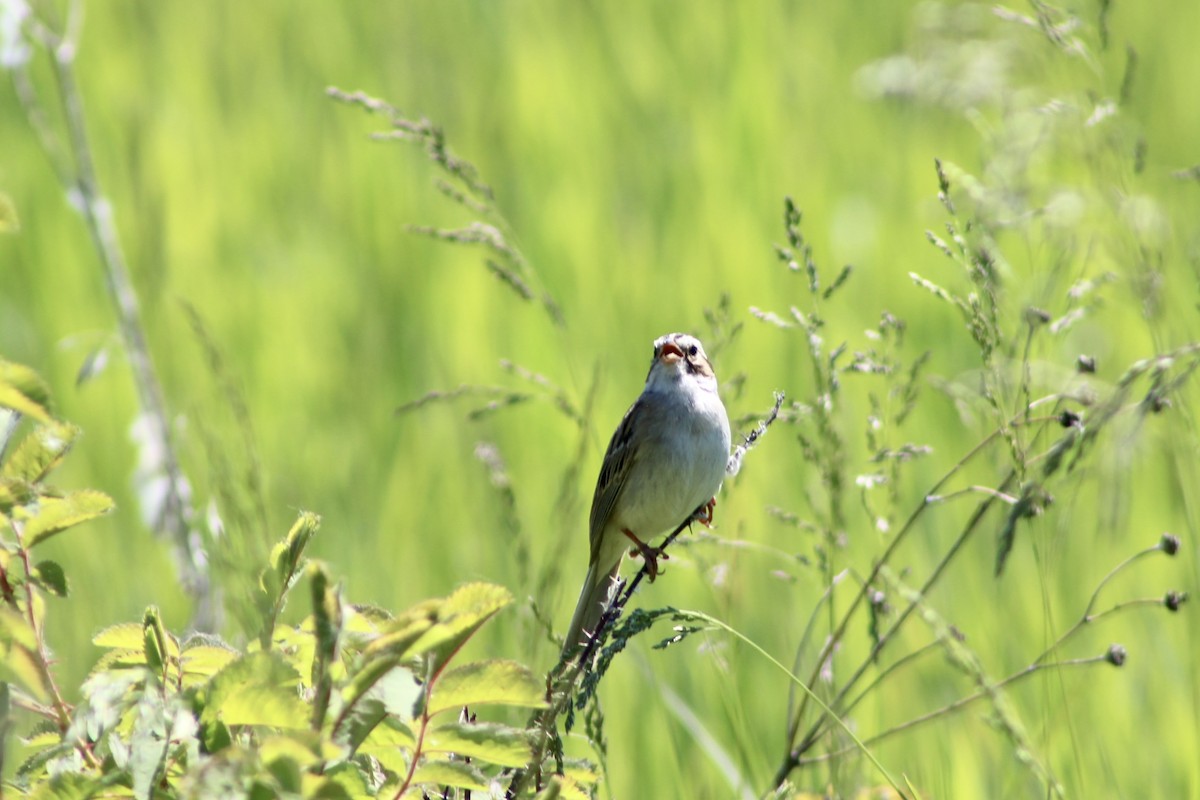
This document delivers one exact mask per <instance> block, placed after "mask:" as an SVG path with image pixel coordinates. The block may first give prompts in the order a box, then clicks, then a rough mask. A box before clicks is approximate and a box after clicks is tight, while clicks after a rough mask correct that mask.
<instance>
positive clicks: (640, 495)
mask: <svg viewBox="0 0 1200 800" xmlns="http://www.w3.org/2000/svg"><path fill="white" fill-rule="evenodd" d="M728 461H729V418H728V417H727V416H726V414H725V406H724V405H723V404H722V403H721V398H720V397H719V396H718V395H717V378H716V376H715V375H714V374H713V370H712V365H711V364H709V362H708V356H707V355H705V353H704V347H703V346H702V345H701V344H700V341H699V340H698V339H696V338H695V337H694V336H689V335H687V334H685V333H669V334H667V335H666V336H663V337H661V338H659V339H658V340H657V341H656V342H655V343H654V358H653V360H652V361H651V362H650V372H649V374H648V375H647V376H646V387H645V388H644V389H643V390H642V394H641V396H640V397H638V399H637V401H636V402H635V403H634V404H633V405H632V406H630V408H629V410H628V411H626V412H625V417H624V419H622V420H621V424H620V425H618V426H617V430H616V433H614V434H613V437H612V441H611V442H609V444H608V451H607V452H606V453H605V454H604V464H603V465H602V466H601V467H600V477H599V478H598V479H597V481H596V493H595V495H594V496H593V497H592V513H591V518H590V520H589V524H588V529H589V534H590V537H591V544H592V550H591V558H590V559H589V561H588V571H587V578H586V579H585V580H584V583H583V591H582V592H580V594H579V604H578V605H577V606H576V607H575V615H574V617H573V618H572V619H571V626H570V628H568V629H567V636H566V639H565V649H566V651H568V652H569V651H570V650H572V649H574V648H575V647H576V645H582V644H585V643H586V642H587V641H588V639H589V638H590V636H591V634H592V633H593V632H594V631H595V628H596V625H597V623H598V622H599V621H600V617H601V616H602V615H603V613H604V609H605V607H606V606H607V604H608V600H609V594H610V592H611V590H612V588H613V586H614V585H615V580H616V577H617V572H618V571H619V569H620V567H621V559H622V557H623V556H624V554H625V551H626V550H627V549H628V548H629V547H630V545H631V544H632V545H633V546H634V547H636V548H637V549H638V551H640V552H641V554H642V556H643V558H646V559H647V560H648V561H649V562H650V575H651V578H653V577H654V575H655V574H656V572H657V562H656V560H655V559H656V557H657V555H658V551H657V549H656V548H653V547H651V546H650V545H649V544H647V542H648V541H651V540H653V539H654V538H655V537H657V536H659V535H661V534H664V533H667V532H669V531H671V530H673V529H674V528H676V527H677V526H679V525H680V524H681V523H682V522H683V521H684V520H686V519H688V518H689V517H690V516H691V515H692V514H693V513H694V512H695V511H696V510H697V509H699V508H700V507H701V506H706V505H707V506H708V509H707V510H708V512H709V513H710V514H711V510H712V507H711V505H710V503H711V502H712V501H713V500H714V498H715V495H716V493H717V490H718V489H720V488H721V481H722V479H723V478H724V477H725V470H726V465H727V463H728Z"/></svg>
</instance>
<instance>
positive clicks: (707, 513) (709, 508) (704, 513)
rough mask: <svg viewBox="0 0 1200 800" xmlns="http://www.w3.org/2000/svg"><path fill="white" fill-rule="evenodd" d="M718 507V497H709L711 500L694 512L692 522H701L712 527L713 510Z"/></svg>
mask: <svg viewBox="0 0 1200 800" xmlns="http://www.w3.org/2000/svg"><path fill="white" fill-rule="evenodd" d="M716 507H717V498H715V497H712V498H709V501H708V502H707V503H705V504H704V505H702V506H700V507H699V508H697V509H696V513H695V514H692V522H699V523H700V524H701V525H703V526H704V527H706V528H711V527H712V521H713V511H714V510H715V509H716Z"/></svg>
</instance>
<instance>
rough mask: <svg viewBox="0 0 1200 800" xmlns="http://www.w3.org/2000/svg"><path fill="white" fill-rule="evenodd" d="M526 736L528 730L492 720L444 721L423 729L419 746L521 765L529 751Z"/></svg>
mask: <svg viewBox="0 0 1200 800" xmlns="http://www.w3.org/2000/svg"><path fill="white" fill-rule="evenodd" d="M529 737H530V734H529V732H528V731H525V730H522V729H519V728H511V727H509V726H507V725H501V724H499V723H495V722H477V723H466V722H448V723H445V724H443V725H438V726H437V727H435V728H432V729H430V730H429V731H427V732H426V734H425V745H424V747H423V750H424V751H425V752H427V753H432V752H444V753H454V754H456V755H459V756H467V757H469V758H477V759H482V760H483V761H487V762H490V763H492V764H497V765H499V766H501V767H523V766H525V765H526V764H527V763H529V759H530V757H531V756H532V754H533V750H532V747H531V744H530V740H529Z"/></svg>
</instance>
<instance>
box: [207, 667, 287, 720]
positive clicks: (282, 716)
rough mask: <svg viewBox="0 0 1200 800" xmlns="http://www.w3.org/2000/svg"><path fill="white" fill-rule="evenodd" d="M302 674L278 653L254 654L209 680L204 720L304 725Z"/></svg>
mask: <svg viewBox="0 0 1200 800" xmlns="http://www.w3.org/2000/svg"><path fill="white" fill-rule="evenodd" d="M299 686H300V676H299V674H297V672H296V670H294V669H293V668H292V667H291V666H290V665H289V664H288V663H287V662H286V661H285V660H284V659H283V657H282V656H280V655H279V654H277V653H252V654H250V655H248V656H244V657H242V658H239V659H237V660H236V661H234V662H232V663H230V664H229V665H228V666H227V667H225V668H224V669H222V670H221V671H220V672H218V673H217V674H216V675H215V676H214V677H213V679H212V681H211V682H210V683H209V688H208V697H207V703H206V704H205V707H204V711H203V713H202V715H201V721H202V722H204V723H206V724H207V723H212V722H216V721H218V720H219V721H221V722H224V723H225V724H226V725H271V726H274V727H277V728H302V727H305V725H306V722H307V716H308V714H307V709H306V708H305V705H304V703H303V702H302V701H301V699H300V694H299Z"/></svg>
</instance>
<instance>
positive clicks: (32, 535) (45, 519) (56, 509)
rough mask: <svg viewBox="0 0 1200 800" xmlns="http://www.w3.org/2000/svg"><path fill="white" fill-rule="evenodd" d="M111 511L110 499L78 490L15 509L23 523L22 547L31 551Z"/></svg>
mask: <svg viewBox="0 0 1200 800" xmlns="http://www.w3.org/2000/svg"><path fill="white" fill-rule="evenodd" d="M115 507H116V506H115V504H114V503H113V501H112V498H111V497H109V496H108V495H106V494H104V493H103V492H97V491H94V490H92V489H81V490H79V491H75V492H70V493H69V494H67V495H66V496H64V497H43V498H42V499H41V500H39V501H38V503H37V505H36V506H35V507H30V506H25V507H22V508H18V509H17V517H19V518H23V519H24V520H25V547H27V548H31V547H34V546H35V545H37V544H40V543H41V542H44V541H45V540H47V539H49V538H50V537H51V536H54V535H55V534H57V533H61V532H63V531H65V530H66V529H68V528H71V527H74V526H75V525H79V524H80V523H82V522H87V521H88V520H92V519H95V518H96V517H100V516H103V515H105V514H107V513H109V512H110V511H112V510H113V508H115Z"/></svg>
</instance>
